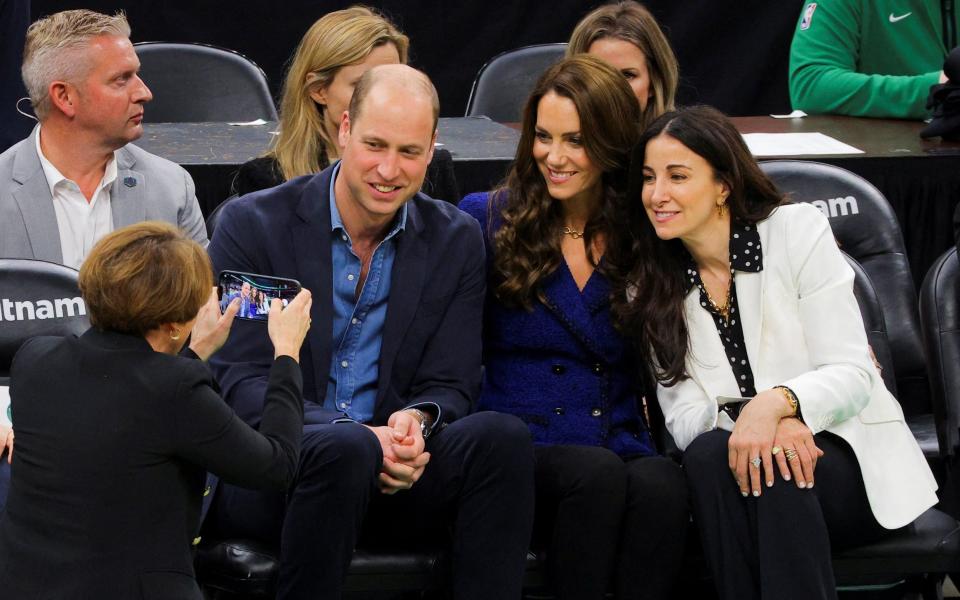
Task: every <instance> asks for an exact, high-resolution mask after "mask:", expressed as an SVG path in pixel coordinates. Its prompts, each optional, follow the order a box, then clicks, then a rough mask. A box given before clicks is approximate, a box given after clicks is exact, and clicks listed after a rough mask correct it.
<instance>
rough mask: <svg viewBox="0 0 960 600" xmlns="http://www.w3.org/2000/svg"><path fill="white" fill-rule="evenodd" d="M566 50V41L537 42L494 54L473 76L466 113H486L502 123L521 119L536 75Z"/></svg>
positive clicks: (471, 115) (535, 81)
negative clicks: (474, 76) (557, 42)
mask: <svg viewBox="0 0 960 600" xmlns="http://www.w3.org/2000/svg"><path fill="white" fill-rule="evenodd" d="M566 51H567V45H566V44H565V43H559V44H536V45H533V46H524V47H522V48H517V49H516V50H509V51H507V52H503V53H502V54H498V55H496V56H494V57H493V58H492V59H490V61H489V62H487V64H485V65H483V66H482V67H480V70H479V71H478V72H477V77H476V79H474V80H473V88H472V89H471V90H470V99H469V100H467V113H466V116H468V117H477V116H486V117H490V118H491V119H493V120H494V121H498V122H500V123H516V122H518V121H520V120H521V114H520V113H521V112H522V111H523V105H524V103H525V102H526V101H527V97H528V96H529V95H530V92H531V91H533V86H534V85H536V83H537V79H539V78H540V75H542V74H543V72H544V71H546V70H547V69H548V68H549V67H550V65H552V64H553V63H555V62H557V61H558V60H560V59H561V58H562V57H563V54H564V53H565V52H566Z"/></svg>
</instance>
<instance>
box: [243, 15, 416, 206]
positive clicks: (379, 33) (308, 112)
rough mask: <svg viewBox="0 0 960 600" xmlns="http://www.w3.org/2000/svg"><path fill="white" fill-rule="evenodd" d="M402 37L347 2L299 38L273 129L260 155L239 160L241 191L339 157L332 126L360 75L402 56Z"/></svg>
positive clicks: (322, 165)
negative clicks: (272, 142)
mask: <svg viewBox="0 0 960 600" xmlns="http://www.w3.org/2000/svg"><path fill="white" fill-rule="evenodd" d="M409 44H410V42H409V40H408V38H407V36H406V35H404V34H403V33H401V32H400V31H399V30H398V29H397V28H396V27H395V26H394V25H393V23H391V22H390V21H389V20H387V18H386V17H384V16H383V15H381V14H379V13H377V12H375V11H374V10H372V9H370V8H366V7H363V6H352V7H350V8H346V9H344V10H338V11H335V12H332V13H329V14H327V15H324V16H323V17H322V18H320V19H319V20H318V21H317V22H316V23H314V24H313V26H311V27H310V29H309V30H307V33H306V34H305V35H304V36H303V39H302V40H300V45H299V46H298V47H297V51H296V53H295V54H294V55H293V60H292V62H291V64H290V69H289V70H288V71H287V78H286V80H285V81H284V84H283V99H282V101H281V103H280V134H279V135H278V136H277V139H276V144H275V145H274V147H273V148H272V149H271V150H270V151H269V152H267V154H265V155H264V156H261V157H259V158H255V159H253V160H251V161H248V162H246V163H244V164H243V165H242V166H241V167H240V170H239V172H238V173H237V177H236V179H235V180H234V189H235V191H236V192H237V193H238V194H240V195H243V194H246V193H249V192H253V191H256V190H261V189H264V188H268V187H273V186H275V185H279V184H281V183H283V182H284V181H286V180H288V179H293V178H294V177H299V176H301V175H311V174H314V173H319V172H320V171H322V170H323V169H325V168H326V167H327V166H328V165H329V164H330V163H331V162H333V161H335V160H337V159H338V158H339V157H340V147H339V146H338V145H337V130H338V129H339V128H340V118H341V117H342V116H343V113H344V111H345V110H346V109H347V106H348V105H349V104H350V97H351V96H352V95H353V87H354V86H355V85H356V83H357V81H358V80H359V79H360V76H361V75H363V74H364V73H366V72H367V71H368V70H370V69H371V68H373V67H375V66H378V65H386V64H398V63H406V62H407V48H408V47H409Z"/></svg>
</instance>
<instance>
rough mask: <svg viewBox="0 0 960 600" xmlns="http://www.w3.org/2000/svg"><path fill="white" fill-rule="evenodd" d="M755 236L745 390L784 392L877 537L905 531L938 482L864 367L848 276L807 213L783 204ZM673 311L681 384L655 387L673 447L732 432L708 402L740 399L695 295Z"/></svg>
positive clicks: (744, 288) (811, 210)
mask: <svg viewBox="0 0 960 600" xmlns="http://www.w3.org/2000/svg"><path fill="white" fill-rule="evenodd" d="M757 229H758V232H759V234H760V243H761V249H762V253H763V270H762V271H760V272H759V273H748V272H740V271H738V272H737V274H736V277H735V279H734V281H735V282H736V286H737V303H738V305H739V312H740V315H739V316H740V318H742V323H741V325H742V327H743V337H744V342H745V343H746V346H747V348H746V350H747V356H748V358H749V360H750V366H751V368H752V370H753V376H754V381H755V383H756V389H757V390H758V391H762V390H766V389H770V388H772V387H773V386H776V385H785V386H787V387H789V388H790V389H792V390H793V391H794V392H795V393H796V395H797V398H798V400H799V402H800V410H801V413H802V414H803V419H804V421H805V422H806V424H807V425H808V426H809V427H810V429H812V430H813V432H814V433H818V432H820V431H824V430H826V431H830V432H832V433H834V434H836V435H839V436H840V437H842V438H843V439H844V440H846V442H847V443H848V444H849V445H850V447H851V448H853V451H854V453H855V454H856V457H857V460H858V461H859V463H860V470H861V471H862V473H863V481H864V484H865V486H866V490H867V498H868V499H869V501H870V507H871V509H872V510H873V515H874V517H875V518H876V519H877V522H878V523H880V524H881V525H883V526H884V527H886V528H888V529H895V528H898V527H902V526H904V525H906V524H908V523H910V522H911V521H913V520H914V519H915V518H916V517H918V516H919V515H920V514H921V513H923V511H925V510H926V509H928V508H929V507H931V506H933V505H934V504H936V502H937V496H936V493H935V492H936V489H937V483H936V480H935V479H934V477H933V473H932V472H931V471H930V468H929V466H927V462H926V460H925V459H924V457H923V453H922V452H921V450H920V447H919V446H918V445H917V442H916V440H915V439H914V437H913V434H911V433H910V429H909V428H908V427H907V424H906V422H905V421H904V418H903V411H902V410H901V408H900V404H899V403H898V402H897V401H896V399H894V397H893V396H892V395H891V394H890V392H889V391H887V388H886V387H885V386H884V385H883V381H882V379H881V378H880V374H879V373H878V372H877V369H876V367H875V366H874V364H873V361H872V360H871V358H870V355H869V351H868V350H867V337H866V333H865V332H864V328H863V321H862V319H861V317H860V310H859V308H858V306H857V300H856V298H855V297H854V295H853V278H854V275H853V270H852V269H851V268H850V266H849V265H848V264H847V262H846V260H845V259H844V258H843V255H842V254H841V253H840V250H839V249H838V248H837V244H836V241H835V240H834V238H833V233H832V232H831V230H830V225H829V224H828V223H827V219H826V217H824V215H823V213H821V212H820V211H819V210H818V209H817V208H815V207H814V206H812V205H809V204H789V205H785V206H782V207H779V208H777V209H776V210H775V211H774V212H773V213H772V214H771V215H770V217H769V218H767V219H766V220H764V221H763V222H761V223H759V224H758V225H757ZM684 312H685V315H686V320H687V328H688V330H689V336H690V351H689V353H688V356H687V375H689V379H685V380H684V381H682V382H680V383H678V384H677V385H675V386H673V387H663V386H660V387H659V389H658V397H659V401H660V404H661V407H662V408H663V414H664V417H665V419H666V424H667V429H668V430H669V431H670V433H671V435H673V438H674V440H675V441H676V443H677V445H678V446H679V447H680V448H681V449H682V448H686V447H687V446H688V445H689V444H690V442H692V441H693V440H694V438H696V437H697V436H698V435H700V434H701V433H704V432H706V431H710V430H712V429H716V428H721V429H726V430H731V429H733V422H732V421H731V420H730V419H729V418H728V417H727V416H726V414H722V415H720V416H718V414H717V400H716V398H717V396H740V395H741V394H740V388H739V386H738V385H737V382H736V380H735V379H734V375H733V370H732V369H731V368H730V366H729V365H728V364H727V356H726V354H725V352H724V349H723V344H722V343H721V341H720V336H719V334H718V333H717V328H716V325H715V324H714V322H713V319H712V317H711V316H710V314H709V313H708V312H707V311H706V309H704V308H703V307H701V306H700V299H699V292H698V290H697V288H696V287H694V288H693V289H692V290H691V292H690V294H689V295H688V296H687V298H686V300H685V309H684Z"/></svg>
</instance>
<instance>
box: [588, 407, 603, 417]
mask: <svg viewBox="0 0 960 600" xmlns="http://www.w3.org/2000/svg"><path fill="white" fill-rule="evenodd" d="M590 414H591V415H593V416H594V417H599V416H600V415H602V414H603V411H602V410H600V409H599V408H595V409H593V410H591V411H590Z"/></svg>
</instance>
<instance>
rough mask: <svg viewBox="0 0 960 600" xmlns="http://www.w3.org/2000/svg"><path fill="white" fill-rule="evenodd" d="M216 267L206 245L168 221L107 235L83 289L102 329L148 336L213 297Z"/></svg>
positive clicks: (83, 275) (93, 254)
mask: <svg viewBox="0 0 960 600" xmlns="http://www.w3.org/2000/svg"><path fill="white" fill-rule="evenodd" d="M212 286H213V267H212V265H211V264H210V258H209V257H208V256H207V253H206V251H204V249H203V248H202V247H201V246H200V244H198V243H196V242H194V241H193V240H191V239H190V238H188V237H187V236H185V235H184V234H183V232H181V231H180V230H179V229H177V228H176V227H174V226H173V225H171V224H169V223H164V222H162V221H144V222H142V223H137V224H135V225H129V226H127V227H124V228H122V229H118V230H116V231H114V232H113V233H110V234H108V235H106V236H104V238H103V239H101V240H100V241H99V242H97V244H96V245H95V246H94V247H93V250H91V251H90V255H89V256H87V259H86V260H85V261H84V263H83V266H82V267H80V293H81V295H83V299H84V301H85V302H86V303H87V314H88V315H89V317H90V323H91V324H93V326H94V327H96V328H98V329H110V330H113V331H120V332H123V333H135V334H139V335H143V334H145V333H147V332H148V331H151V330H153V329H156V328H157V327H159V326H160V325H162V324H164V323H184V322H186V321H189V320H190V319H192V318H194V317H195V316H197V311H199V310H200V307H201V306H203V304H204V303H205V302H206V301H207V298H208V297H209V296H210V289H211V287H212Z"/></svg>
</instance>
